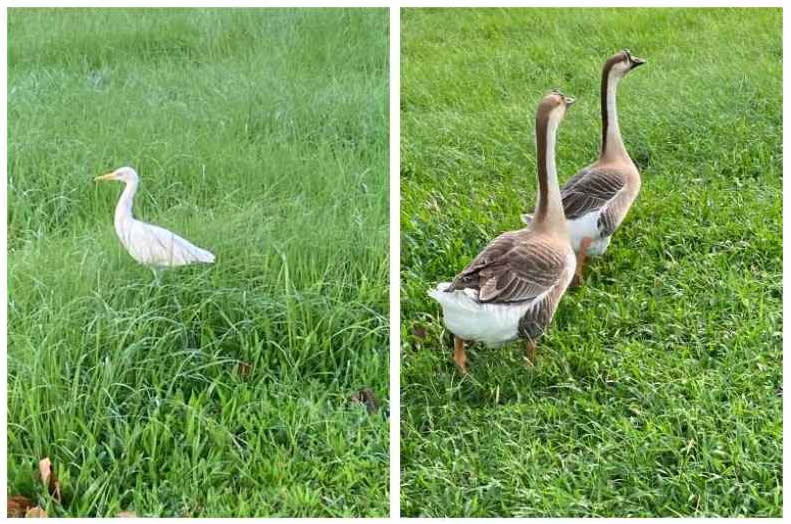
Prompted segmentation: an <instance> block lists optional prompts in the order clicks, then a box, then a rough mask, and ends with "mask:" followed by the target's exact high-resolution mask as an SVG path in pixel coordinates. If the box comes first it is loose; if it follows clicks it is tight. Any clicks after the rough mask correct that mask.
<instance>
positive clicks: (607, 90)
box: [600, 69, 629, 159]
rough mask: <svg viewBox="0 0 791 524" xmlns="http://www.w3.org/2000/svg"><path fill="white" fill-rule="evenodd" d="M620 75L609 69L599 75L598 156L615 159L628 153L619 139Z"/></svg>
mask: <svg viewBox="0 0 791 524" xmlns="http://www.w3.org/2000/svg"><path fill="white" fill-rule="evenodd" d="M620 80H621V79H620V76H619V75H617V74H614V73H613V72H612V70H611V69H607V70H605V71H604V72H603V73H602V77H601V122H602V138H601V155H600V158H608V159H616V158H619V157H623V156H626V157H628V156H629V155H628V154H627V152H626V147H625V146H624V145H623V139H621V129H620V127H619V126H618V109H617V104H616V91H617V90H618V82H619V81H620Z"/></svg>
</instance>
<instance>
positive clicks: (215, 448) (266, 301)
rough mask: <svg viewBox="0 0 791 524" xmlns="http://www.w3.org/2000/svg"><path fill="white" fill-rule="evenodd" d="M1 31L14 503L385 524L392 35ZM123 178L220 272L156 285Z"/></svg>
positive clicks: (373, 17)
mask: <svg viewBox="0 0 791 524" xmlns="http://www.w3.org/2000/svg"><path fill="white" fill-rule="evenodd" d="M9 32H10V36H9V63H10V71H9V73H10V79H9V86H8V89H9V120H10V122H9V129H10V133H9V145H8V150H9V180H8V187H9V203H10V210H9V214H8V223H9V267H10V269H9V275H8V279H9V289H10V297H9V307H8V311H9V326H10V329H9V333H8V475H9V479H8V494H9V495H25V496H28V497H31V498H33V499H34V501H35V502H37V503H40V504H42V505H45V506H46V509H47V510H48V511H49V514H50V516H52V515H56V516H101V515H105V516H112V515H115V514H116V513H118V512H119V511H121V510H128V511H134V512H136V513H137V514H138V515H161V516H252V515H258V516H265V515H289V516H305V515H309V516H310V515H312V516H319V515H348V516H355V515H367V516H383V515H386V514H387V513H388V498H387V497H388V490H387V484H388V449H389V448H388V425H389V421H388V418H387V415H386V406H387V398H388V390H387V388H388V350H387V342H388V335H387V333H388V327H387V304H388V298H387V297H388V282H387V268H388V261H387V246H388V225H387V205H388V202H387V187H388V184H387V168H388V160H387V159H388V152H387V147H388V117H387V108H388V102H387V100H388V78H387V71H388V67H387V48H388V43H387V33H388V13H387V11H386V10H384V9H376V10H348V11H342V10H296V9H295V10H265V9H260V10H241V9H233V10H106V11H102V10H60V11H59V10H12V11H11V13H10V15H9ZM122 165H132V166H134V167H136V168H137V169H138V171H139V172H140V175H141V178H142V181H141V186H140V191H139V193H138V197H137V199H136V208H135V211H136V213H137V216H138V217H139V218H141V219H144V220H147V221H151V222H154V223H157V224H159V225H162V226H164V227H167V228H170V229H173V230H174V231H176V232H178V233H180V234H182V235H184V236H185V237H186V238H188V239H190V240H191V241H193V242H195V243H196V244H198V245H199V246H202V247H205V248H207V249H210V250H211V251H213V252H214V253H215V254H216V256H217V262H216V263H215V264H214V265H212V266H200V267H187V268H182V269H178V270H173V271H170V272H167V273H166V274H165V276H164V278H163V282H162V285H161V286H157V285H156V284H155V283H154V279H153V276H152V273H151V271H149V270H148V269H147V268H145V267H142V266H140V265H138V264H137V263H136V262H134V261H133V260H132V259H131V258H130V256H129V255H128V254H127V253H126V252H125V251H124V250H123V248H122V247H121V245H120V243H119V242H118V239H117V238H116V236H115V232H114V231H113V225H112V219H113V209H114V206H115V202H116V200H117V198H118V196H119V194H120V191H121V185H120V184H117V183H103V184H100V185H97V184H95V183H94V182H93V177H94V176H96V175H98V174H101V173H103V172H106V171H108V170H111V169H114V168H116V167H119V166H122ZM366 386H367V387H370V388H372V389H373V391H374V392H375V393H376V394H377V396H378V397H379V398H380V400H381V401H382V403H383V404H384V405H383V408H382V409H381V410H380V411H379V412H378V413H375V414H372V415H369V414H368V413H367V412H366V409H365V408H364V407H363V406H362V405H360V404H353V403H350V402H349V396H350V395H352V394H353V393H354V392H355V391H357V390H359V389H361V388H363V387H366ZM44 457H50V459H51V460H52V463H53V465H54V468H55V473H56V475H57V476H58V478H59V482H60V485H61V490H62V502H61V503H60V504H58V503H56V502H55V501H53V500H52V499H50V498H49V497H48V496H47V495H46V492H45V489H44V487H43V486H42V485H41V484H40V481H39V479H38V477H37V467H36V464H37V462H38V461H39V460H40V459H42V458H44Z"/></svg>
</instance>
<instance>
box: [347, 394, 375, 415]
mask: <svg viewBox="0 0 791 524" xmlns="http://www.w3.org/2000/svg"><path fill="white" fill-rule="evenodd" d="M349 400H350V401H351V402H353V403H359V404H364V405H365V408H366V409H367V410H368V413H375V412H376V410H377V409H379V400H378V399H377V398H376V395H374V392H373V391H371V388H363V389H361V390H360V391H358V392H357V393H354V394H353V395H352V396H351V397H350V398H349Z"/></svg>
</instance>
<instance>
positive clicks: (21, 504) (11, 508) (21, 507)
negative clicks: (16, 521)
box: [6, 495, 33, 518]
mask: <svg viewBox="0 0 791 524" xmlns="http://www.w3.org/2000/svg"><path fill="white" fill-rule="evenodd" d="M32 507H33V501H32V500H30V499H29V498H27V497H23V496H22V495H16V496H14V497H8V504H7V509H6V515H8V516H9V517H11V518H14V517H24V516H25V513H27V510H29V509H30V508H32Z"/></svg>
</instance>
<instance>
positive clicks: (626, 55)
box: [522, 49, 645, 284]
mask: <svg viewBox="0 0 791 524" xmlns="http://www.w3.org/2000/svg"><path fill="white" fill-rule="evenodd" d="M644 63H645V60H643V59H642V58H638V57H636V56H633V55H632V54H631V53H630V52H629V50H628V49H625V50H623V51H621V52H619V53H616V54H615V55H613V56H612V57H610V58H609V59H608V60H607V61H606V62H605V63H604V68H603V69H602V76H601V115H602V141H601V153H600V154H599V159H598V160H597V161H596V162H594V163H593V164H591V165H589V166H588V167H586V168H584V169H582V170H581V171H580V172H579V173H577V174H576V175H574V176H573V177H572V178H571V179H570V180H569V181H568V182H567V183H566V185H565V186H563V189H562V190H561V192H560V194H561V196H562V198H563V211H564V213H565V214H566V220H567V221H568V224H569V233H570V235H571V243H572V246H573V247H574V251H575V252H576V253H577V266H576V270H575V281H576V282H575V284H581V283H582V267H583V264H584V263H585V257H586V256H588V255H590V256H598V255H601V254H603V253H604V252H605V251H606V250H607V246H608V245H609V244H610V239H611V238H612V235H613V233H615V230H617V229H618V226H620V225H621V222H623V219H624V218H625V217H626V213H628V211H629V208H630V207H631V206H632V203H633V202H634V200H635V198H637V194H638V193H639V192H640V173H639V172H638V171H637V167H636V166H635V165H634V162H632V159H631V158H629V154H628V153H627V152H626V147H624V144H623V139H621V130H620V128H619V127H618V113H617V109H616V103H615V94H616V89H617V87H618V82H620V80H621V79H622V78H623V77H624V76H626V74H627V73H629V72H630V71H632V70H633V69H635V68H636V67H638V66H640V65H642V64H644ZM522 218H523V219H524V221H525V222H526V223H530V221H531V219H532V216H531V215H523V216H522Z"/></svg>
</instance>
